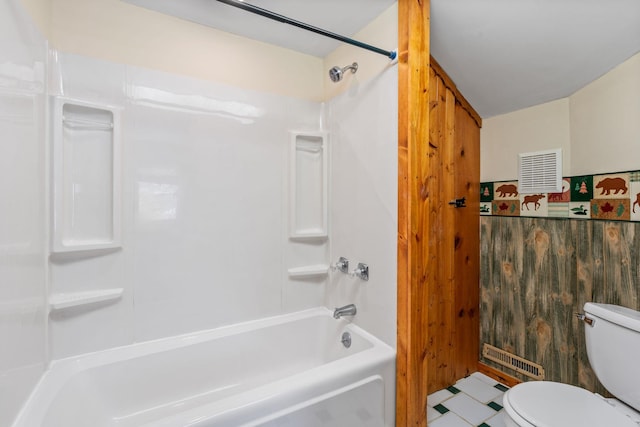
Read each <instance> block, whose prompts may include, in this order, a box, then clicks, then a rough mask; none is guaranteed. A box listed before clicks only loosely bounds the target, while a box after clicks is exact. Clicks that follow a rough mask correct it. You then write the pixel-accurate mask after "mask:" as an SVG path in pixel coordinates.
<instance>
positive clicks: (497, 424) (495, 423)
mask: <svg viewBox="0 0 640 427" xmlns="http://www.w3.org/2000/svg"><path fill="white" fill-rule="evenodd" d="M503 412H504V411H500V412H498V414H497V415H495V416H493V417H491V418H489V419H488V420H487V421H485V423H487V424H489V425H490V426H491V427H506V424H505V423H504V418H503V417H504V413H503Z"/></svg>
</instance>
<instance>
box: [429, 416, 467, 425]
mask: <svg viewBox="0 0 640 427" xmlns="http://www.w3.org/2000/svg"><path fill="white" fill-rule="evenodd" d="M470 425H471V424H469V423H468V422H466V421H465V420H463V419H462V418H460V417H459V416H457V415H456V414H454V413H452V412H447V413H446V414H444V415H443V416H441V417H440V418H438V419H437V420H435V421H434V422H432V423H429V427H469V426H470Z"/></svg>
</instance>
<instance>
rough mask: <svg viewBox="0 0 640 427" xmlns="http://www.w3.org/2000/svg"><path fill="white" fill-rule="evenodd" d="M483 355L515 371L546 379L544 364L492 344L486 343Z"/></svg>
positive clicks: (534, 377) (537, 378) (538, 378)
mask: <svg viewBox="0 0 640 427" xmlns="http://www.w3.org/2000/svg"><path fill="white" fill-rule="evenodd" d="M482 355H483V356H484V357H485V358H487V359H489V360H492V361H494V362H496V363H499V364H500V365H502V366H505V367H507V368H509V369H513V370H514V371H516V372H519V373H521V374H523V375H526V376H528V377H530V378H533V379H536V380H543V379H544V368H543V367H542V366H540V365H538V364H537V363H533V362H530V361H528V360H527V359H523V358H522V357H519V356H516V355H515V354H511V353H509V352H507V351H504V350H501V349H499V348H497V347H494V346H492V345H489V344H486V343H485V344H484V345H483V347H482Z"/></svg>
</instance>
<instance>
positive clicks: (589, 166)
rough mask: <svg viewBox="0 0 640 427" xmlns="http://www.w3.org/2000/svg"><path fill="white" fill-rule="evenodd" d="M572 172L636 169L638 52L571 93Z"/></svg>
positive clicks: (639, 84) (639, 97) (639, 145)
mask: <svg viewBox="0 0 640 427" xmlns="http://www.w3.org/2000/svg"><path fill="white" fill-rule="evenodd" d="M569 105H570V111H571V117H570V124H571V146H572V147H573V150H572V155H571V173H572V175H580V174H594V173H600V172H617V171H627V170H638V169H640V165H639V164H638V159H640V53H639V54H637V55H635V56H633V57H632V58H630V59H629V60H627V61H625V62H623V63H622V64H620V65H619V66H618V67H616V68H614V69H613V70H611V71H610V72H609V73H607V74H605V75H604V76H602V77H601V78H599V79H598V80H596V81H594V82H593V83H591V84H589V85H587V86H586V87H584V88H583V89H581V90H579V91H578V92H576V93H574V94H573V95H571V97H570V98H569Z"/></svg>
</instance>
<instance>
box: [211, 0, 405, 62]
mask: <svg viewBox="0 0 640 427" xmlns="http://www.w3.org/2000/svg"><path fill="white" fill-rule="evenodd" d="M218 1H219V2H220V3H224V4H227V5H229V6H233V7H237V8H238V9H242V10H246V11H247V12H251V13H255V14H256V15H260V16H264V17H265V18H269V19H273V20H274V21H278V22H282V23H283V24H289V25H293V26H294V27H298V28H302V29H303V30H307V31H311V32H313V33H316V34H320V35H322V36H325V37H330V38H332V39H335V40H340V41H341V42H344V43H348V44H350V45H353V46H357V47H360V48H362V49H367V50H370V51H371V52H375V53H379V54H380V55H384V56H386V57H387V58H389V59H395V58H396V56H397V52H396V51H395V50H392V51H388V50H384V49H380V48H378V47H375V46H371V45H370V44H366V43H362V42H359V41H357V40H354V39H350V38H348V37H345V36H341V35H340V34H336V33H332V32H330V31H327V30H323V29H322V28H318V27H314V26H312V25H309V24H305V23H304V22H300V21H296V20H295V19H291V18H287V17H286V16H284V15H280V14H279V13H275V12H271V11H270V10H267V9H263V8H261V7H258V6H254V5H252V4H249V3H245V2H243V1H241V0H218Z"/></svg>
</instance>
